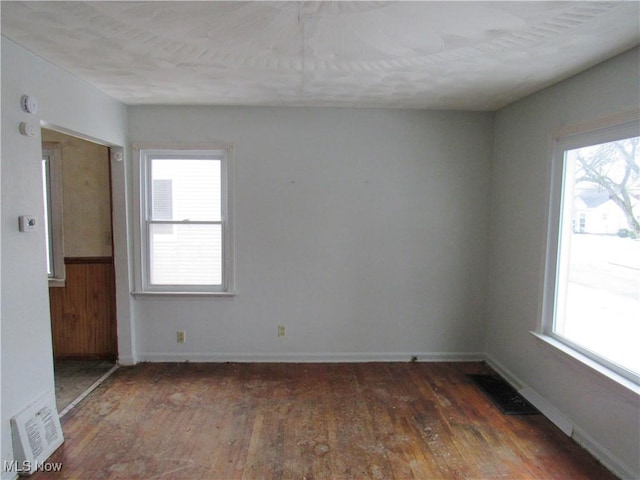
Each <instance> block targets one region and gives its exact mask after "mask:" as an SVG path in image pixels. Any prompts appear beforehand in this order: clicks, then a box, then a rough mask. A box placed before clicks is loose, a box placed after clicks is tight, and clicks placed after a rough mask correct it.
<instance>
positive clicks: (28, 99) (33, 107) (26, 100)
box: [20, 95, 38, 113]
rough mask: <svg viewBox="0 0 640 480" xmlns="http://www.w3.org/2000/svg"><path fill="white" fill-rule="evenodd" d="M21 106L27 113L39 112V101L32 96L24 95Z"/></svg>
mask: <svg viewBox="0 0 640 480" xmlns="http://www.w3.org/2000/svg"><path fill="white" fill-rule="evenodd" d="M20 106H21V107H22V110H24V111H25V112H27V113H36V112H37V111H38V99H37V98H36V97H32V96H31V95H23V96H22V98H21V99H20Z"/></svg>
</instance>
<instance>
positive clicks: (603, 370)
mask: <svg viewBox="0 0 640 480" xmlns="http://www.w3.org/2000/svg"><path fill="white" fill-rule="evenodd" d="M530 333H531V334H532V335H533V336H534V337H536V338H537V339H539V340H541V341H542V342H544V343H545V344H547V345H549V346H551V347H553V348H555V349H556V350H559V351H560V352H562V353H564V354H565V355H568V356H569V357H571V358H573V359H574V360H577V361H578V362H580V363H581V364H583V365H584V366H586V367H589V368H590V369H591V370H595V371H596V372H597V373H599V374H601V375H602V376H603V377H605V378H607V379H609V380H611V381H613V382H615V383H616V384H618V385H620V386H621V387H623V389H624V391H626V392H628V393H629V394H631V395H632V398H633V399H634V400H635V399H637V396H638V395H640V385H638V384H636V383H634V382H633V381H631V380H629V379H627V378H625V377H623V376H622V375H619V374H617V373H616V372H614V371H613V370H610V369H609V368H607V367H605V366H604V365H601V364H600V363H598V362H596V361H595V360H592V359H591V358H589V357H587V356H586V355H583V354H581V353H580V352H578V351H576V350H574V349H573V348H571V347H569V346H568V345H565V344H564V343H562V342H559V341H558V340H556V339H555V338H552V337H550V336H548V335H545V334H543V333H539V332H530Z"/></svg>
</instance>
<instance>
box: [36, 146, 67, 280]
mask: <svg viewBox="0 0 640 480" xmlns="http://www.w3.org/2000/svg"><path fill="white" fill-rule="evenodd" d="M42 188H43V192H42V193H43V197H44V227H45V228H44V231H45V238H46V244H47V249H46V255H47V275H48V276H49V286H51V287H60V286H64V281H65V270H64V243H63V225H62V147H61V146H60V144H59V143H52V142H44V143H43V144H42Z"/></svg>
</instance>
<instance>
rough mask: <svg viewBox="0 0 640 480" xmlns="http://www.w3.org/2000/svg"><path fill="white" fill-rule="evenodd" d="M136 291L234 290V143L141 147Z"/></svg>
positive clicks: (220, 292) (221, 292)
mask: <svg viewBox="0 0 640 480" xmlns="http://www.w3.org/2000/svg"><path fill="white" fill-rule="evenodd" d="M138 150H139V153H140V156H139V158H140V196H139V198H140V232H139V237H140V251H141V254H140V262H139V265H138V282H137V283H138V285H137V290H138V291H137V292H135V293H152V294H211V295H232V294H234V270H233V231H232V225H231V212H232V201H231V200H232V196H231V191H230V188H229V187H230V184H231V177H232V170H231V160H230V156H231V155H230V153H231V149H230V148H215V149H189V148H170V149H160V148H138Z"/></svg>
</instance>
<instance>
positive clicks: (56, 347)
mask: <svg viewBox="0 0 640 480" xmlns="http://www.w3.org/2000/svg"><path fill="white" fill-rule="evenodd" d="M110 157H111V156H110V150H109V147H108V146H105V145H100V144H98V143H94V142H91V141H88V140H84V139H82V138H78V137H75V136H71V135H68V134H65V133H61V132H58V131H55V130H50V129H45V128H43V129H42V175H43V186H44V192H43V193H44V196H45V219H46V221H45V228H46V229H47V263H48V268H47V271H48V274H49V304H50V311H51V332H52V341H53V354H54V359H53V360H54V374H55V375H54V380H55V384H56V403H57V406H58V411H59V412H66V411H67V410H66V409H67V407H69V406H70V405H73V404H75V403H74V402H76V401H77V399H78V398H82V396H83V394H85V392H86V391H87V389H90V388H95V386H97V382H98V381H100V379H102V378H103V377H104V376H105V375H106V374H108V373H110V372H111V371H113V369H114V368H115V367H116V361H117V358H118V342H117V319H116V290H115V268H114V256H113V233H112V232H113V228H112V201H111V165H110V162H111V160H110Z"/></svg>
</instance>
